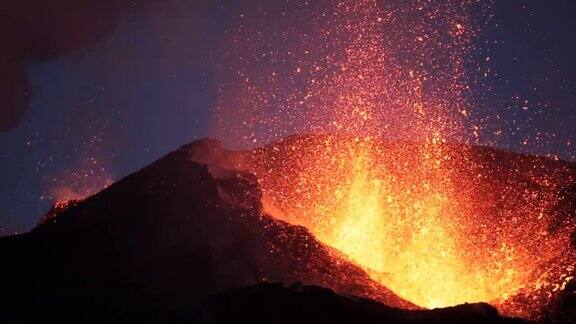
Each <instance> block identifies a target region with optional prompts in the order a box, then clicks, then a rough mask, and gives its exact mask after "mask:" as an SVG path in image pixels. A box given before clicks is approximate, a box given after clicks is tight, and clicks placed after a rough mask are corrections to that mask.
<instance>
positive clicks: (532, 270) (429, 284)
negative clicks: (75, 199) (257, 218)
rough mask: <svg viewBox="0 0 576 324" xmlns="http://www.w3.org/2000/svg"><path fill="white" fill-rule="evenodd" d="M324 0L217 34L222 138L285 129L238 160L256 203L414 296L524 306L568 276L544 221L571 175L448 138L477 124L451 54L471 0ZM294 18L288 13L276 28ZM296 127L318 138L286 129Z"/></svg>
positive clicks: (527, 312)
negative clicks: (258, 191) (223, 48)
mask: <svg viewBox="0 0 576 324" xmlns="http://www.w3.org/2000/svg"><path fill="white" fill-rule="evenodd" d="M327 2H328V3H329V5H328V6H319V7H314V5H312V4H309V3H306V4H303V5H300V6H298V5H297V6H296V7H295V8H294V9H293V10H292V11H284V9H281V11H280V12H279V13H277V14H278V17H279V18H278V20H275V22H276V29H275V28H274V27H272V28H271V29H264V28H262V27H263V26H262V25H261V24H262V22H263V21H266V19H267V20H268V21H269V19H270V16H271V15H272V14H273V13H269V12H266V11H265V12H260V15H258V14H257V13H254V14H253V16H255V18H253V19H252V20H250V21H251V22H252V24H249V23H246V22H241V23H240V25H239V26H238V28H237V29H236V30H234V31H233V32H231V33H230V35H231V36H230V44H231V48H232V50H229V51H228V53H229V54H228V56H224V58H223V60H225V61H226V60H227V59H230V61H228V62H230V64H226V65H225V66H226V69H230V68H231V69H233V71H232V72H233V73H228V74H227V75H234V77H233V78H232V79H231V80H223V82H222V88H221V91H220V103H219V105H218V111H217V113H218V116H219V128H218V129H219V131H221V132H222V134H220V135H221V136H222V137H224V138H233V139H240V142H241V143H240V144H246V143H250V144H252V145H253V144H254V143H260V142H270V141H272V140H277V139H279V138H285V139H283V140H281V141H279V142H275V144H270V145H268V146H264V147H262V148H260V149H255V150H254V151H252V152H251V153H250V154H249V157H248V158H247V159H246V160H244V161H243V162H242V163H244V167H246V168H247V169H249V170H251V171H252V172H253V173H254V174H256V176H257V177H258V179H259V181H260V185H261V188H262V191H263V205H264V207H265V211H266V212H268V213H269V214H271V215H273V216H274V217H277V218H279V219H282V220H285V221H287V222H289V223H292V224H297V225H302V226H305V227H306V228H308V229H309V230H310V231H311V232H312V233H313V234H314V235H315V236H316V237H317V238H318V239H319V240H320V241H322V242H323V243H325V244H327V245H330V246H332V247H334V248H336V249H338V250H340V251H341V252H343V253H344V254H345V255H347V256H348V257H349V258H350V259H351V260H352V261H354V262H355V263H356V264H358V265H359V266H361V267H362V268H363V269H364V270H365V271H366V272H367V273H368V274H369V275H370V276H371V277H372V278H373V279H374V280H376V281H378V282H379V283H381V284H382V285H384V286H386V287H388V288H390V289H391V290H392V291H394V292H395V293H396V294H398V295H399V296H400V297H403V298H405V299H406V300H409V301H411V302H413V303H415V304H417V305H419V306H422V307H429V308H433V307H441V306H450V305H456V304H461V303H465V302H490V303H492V304H494V305H496V306H498V307H499V308H500V309H501V310H502V311H504V312H505V313H507V314H512V315H522V316H528V317H531V316H535V315H534V314H535V313H536V312H538V307H539V306H535V305H537V304H539V303H541V300H542V298H544V297H541V296H543V295H546V294H548V293H549V291H550V290H554V289H555V288H554V287H556V286H558V287H561V285H563V284H564V285H565V284H566V282H567V281H569V280H570V279H571V278H570V276H568V275H566V274H565V273H566V271H568V270H569V269H570V266H571V265H570V262H571V261H569V260H570V256H571V255H573V252H572V251H571V250H570V244H569V235H570V231H571V227H570V226H564V227H562V228H560V229H555V230H554V231H552V230H551V226H550V224H551V223H553V221H554V217H555V215H554V213H553V212H552V210H554V207H555V206H556V205H557V202H558V201H559V200H560V198H561V197H559V196H558V192H559V190H561V188H564V187H566V186H569V185H570V183H571V181H573V179H574V176H575V172H574V168H573V167H570V166H566V165H563V164H562V165H559V166H558V168H557V170H558V172H556V173H553V174H547V173H545V172H544V173H543V172H541V171H542V170H543V167H542V165H544V164H546V163H550V162H547V161H545V160H543V159H530V158H525V159H520V160H518V159H516V160H513V161H502V160H494V159H491V156H492V157H493V155H491V153H490V152H491V151H490V150H487V149H480V148H472V147H471V146H469V145H456V144H448V143H470V141H471V140H474V139H475V138H476V137H477V136H478V135H479V134H478V133H479V131H480V130H481V125H475V124H474V122H473V120H471V119H469V117H470V116H471V115H473V110H472V109H471V108H470V107H469V106H468V104H467V102H466V100H465V97H466V91H467V90H468V89H469V86H468V84H467V83H466V82H465V80H466V78H465V77H464V68H463V62H464V60H465V58H466V53H468V52H469V51H470V50H472V49H473V48H472V45H471V42H470V39H471V38H472V37H473V36H474V34H475V33H476V32H477V30H476V29H474V27H473V26H471V24H470V21H471V19H470V14H469V11H470V10H471V9H470V8H472V7H474V6H476V7H474V8H478V6H480V7H482V6H481V5H480V4H479V2H476V1H456V0H453V1H442V2H435V1H405V2H396V1H392V2H390V1H385V2H379V1H371V0H346V1H327ZM327 8H328V9H327ZM482 8H483V7H482ZM291 15H292V17H291ZM247 16H249V14H247ZM259 16H264V17H266V19H264V20H263V21H260V20H259V19H258V18H257V17H259ZM284 17H289V18H290V17H291V18H290V19H286V20H285V21H284V20H283V18H284ZM243 18H244V17H243ZM294 19H296V20H297V21H299V22H300V25H298V26H297V27H294V26H292V25H286V26H284V25H283V23H286V24H288V23H289V22H290V23H293V21H294ZM277 29H278V30H277ZM266 31H268V32H266ZM274 38H276V42H277V40H278V39H281V40H283V46H282V47H280V48H278V46H276V47H274V46H273V45H271V44H272V39H274ZM232 60H233V61H234V62H232ZM286 71H290V72H288V73H287V72H286ZM228 72H230V71H228ZM224 74H226V73H223V75H224ZM226 107H234V108H235V109H234V110H233V111H232V110H229V109H226ZM238 120H240V121H241V123H238ZM470 124H471V125H472V126H471V127H470V128H468V126H467V125H470ZM295 133H296V134H303V133H315V134H327V135H315V136H303V135H302V136H292V137H287V135H290V134H295ZM479 152H481V153H482V154H479ZM539 171H540V172H539ZM551 264H554V266H551ZM552 269H554V270H552ZM567 269H568V270H567ZM556 290H558V289H556Z"/></svg>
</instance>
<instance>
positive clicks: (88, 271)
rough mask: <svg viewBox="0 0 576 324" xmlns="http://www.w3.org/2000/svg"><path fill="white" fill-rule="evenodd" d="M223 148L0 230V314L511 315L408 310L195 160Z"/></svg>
mask: <svg viewBox="0 0 576 324" xmlns="http://www.w3.org/2000/svg"><path fill="white" fill-rule="evenodd" d="M221 150H222V149H221V148H220V147H219V144H218V143H217V142H214V141H209V140H201V141H197V142H194V143H192V144H189V145H187V146H184V147H182V148H181V149H180V150H177V151H175V152H173V153H170V154H169V155H167V156H166V157H164V158H162V159H160V160H158V161H157V162H155V163H153V164H152V165H150V166H148V167H146V168H144V169H142V170H140V171H138V172H136V173H134V174H132V175H130V176H128V177H126V178H124V179H122V180H120V181H118V182H117V183H115V184H113V185H112V186H110V187H108V188H107V189H105V190H103V191H102V192H100V193H98V194H96V195H94V196H92V197H89V198H87V199H85V200H82V201H78V202H74V203H70V204H69V205H68V206H66V207H58V208H55V209H54V210H52V211H51V212H50V213H49V214H48V215H47V217H46V218H45V219H44V220H43V221H42V223H41V224H40V225H39V226H38V227H37V228H35V229H34V230H32V231H31V232H30V233H26V234H22V235H17V236H11V237H4V238H0V255H1V256H2V267H0V286H1V287H2V288H1V292H2V293H1V297H0V317H1V318H0V322H2V323H38V322H45V323H56V322H59V323H194V322H204V323H234V322H251V323H271V322H272V323H274V322H277V323H288V322H310V323H313V322H314V323H318V322H338V323H357V322H380V323H382V322H386V323H429V322H434V323H444V322H452V323H462V322H466V323H473V322H474V323H497V322H502V323H504V322H515V321H517V320H511V319H506V318H502V317H500V316H498V314H497V312H496V310H495V309H494V308H492V307H491V306H489V305H485V304H474V305H463V306H458V307H454V308H447V309H441V310H433V311H424V310H416V307H415V306H414V305H412V304H410V303H409V302H406V301H404V300H402V299H400V298H398V297H397V296H395V295H394V294H393V293H392V292H390V291H389V290H387V289H385V288H383V287H382V286H380V285H378V284H376V283H375V282H374V281H372V280H371V279H370V278H369V277H368V276H367V275H366V274H365V273H364V272H363V271H362V270H361V269H359V268H358V267H356V266H355V265H353V264H351V263H349V262H348V261H347V260H346V259H345V258H344V257H343V256H341V255H340V254H339V253H338V252H337V251H335V250H333V249H331V248H329V247H327V246H325V245H323V244H321V243H319V242H318V241H317V240H316V239H315V238H314V237H313V236H312V235H311V234H310V233H309V232H308V231H307V230H306V229H305V228H303V227H297V226H292V225H289V224H287V223H284V222H281V221H278V220H276V219H273V218H272V217H270V216H268V215H266V214H263V213H262V208H261V203H260V198H261V193H260V190H259V188H258V184H257V181H256V178H255V177H254V176H253V175H251V174H249V173H245V172H236V171H231V170H226V169H225V168H218V170H216V169H214V168H212V169H211V170H210V171H211V172H209V169H208V167H207V166H206V165H205V164H203V163H200V162H195V161H194V160H193V159H195V160H204V161H205V160H210V159H212V158H215V156H218V154H219V153H218V152H219V151H221ZM206 152H211V153H210V154H206ZM214 154H216V155H214ZM200 155H203V156H206V158H204V159H201V158H198V157H199V156H200ZM205 162H209V161H205ZM570 201H571V200H570ZM567 203H569V202H567ZM298 282H301V283H302V284H303V285H302V284H294V283H298ZM274 283H282V284H284V285H285V286H283V285H282V284H274ZM320 286H321V287H326V288H320ZM327 288H329V289H327ZM351 296H358V297H351ZM379 302H383V303H386V304H387V305H389V306H385V305H384V304H381V303H379ZM572 302H573V301H572ZM566 303H567V304H566V305H565V306H563V307H564V308H563V311H564V313H562V314H564V315H563V316H569V314H570V310H572V309H573V308H572V307H573V305H572V304H570V300H568V301H567V302H566ZM391 306H392V307H391ZM393 307H402V308H406V309H412V310H400V309H398V308H393ZM558 319H559V318H558ZM572 319H574V317H565V318H563V320H565V321H570V320H572Z"/></svg>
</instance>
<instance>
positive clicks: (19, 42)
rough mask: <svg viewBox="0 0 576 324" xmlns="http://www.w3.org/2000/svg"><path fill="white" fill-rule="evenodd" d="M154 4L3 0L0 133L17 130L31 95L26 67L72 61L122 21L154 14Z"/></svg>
mask: <svg viewBox="0 0 576 324" xmlns="http://www.w3.org/2000/svg"><path fill="white" fill-rule="evenodd" d="M154 3H155V1H152V0H140V1H134V0H5V1H2V4H1V6H0V40H1V41H0V131H5V130H7V129H10V128H12V127H14V126H16V125H17V124H18V123H19V122H20V120H21V119H22V117H23V116H24V114H25V112H26V108H27V106H28V103H29V101H30V97H31V89H30V85H29V82H28V80H27V78H26V64H27V63H28V62H31V61H42V60H48V59H53V58H58V57H65V56H68V55H73V54H77V53H80V52H82V51H83V50H86V49H87V48H88V47H89V46H90V45H91V44H93V43H94V42H96V41H98V40H99V39H101V38H103V37H104V36H105V35H106V34H107V33H108V32H110V31H111V30H112V29H113V28H114V27H115V26H116V24H117V23H118V22H119V21H120V20H121V19H123V18H126V17H129V16H135V15H140V14H143V13H146V12H150V11H152V10H153V7H156V6H157V5H154Z"/></svg>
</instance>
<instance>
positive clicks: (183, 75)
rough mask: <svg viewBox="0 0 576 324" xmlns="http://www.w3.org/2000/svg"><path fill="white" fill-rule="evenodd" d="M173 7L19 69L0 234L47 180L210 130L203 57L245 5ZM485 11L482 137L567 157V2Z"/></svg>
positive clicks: (573, 137) (2, 151)
mask: <svg viewBox="0 0 576 324" xmlns="http://www.w3.org/2000/svg"><path fill="white" fill-rule="evenodd" d="M184 2H185V1H170V2H169V4H167V5H166V6H165V7H164V8H163V9H162V10H159V11H158V12H154V13H151V14H148V15H146V16H144V17H139V18H133V19H124V20H121V21H120V23H119V24H118V25H117V26H116V27H115V29H114V30H113V31H112V32H110V33H108V34H107V35H106V36H105V37H104V38H102V39H101V40H99V41H98V42H97V43H95V44H92V45H91V46H90V47H89V48H88V49H86V50H85V51H83V52H81V53H78V54H75V55H74V56H66V57H59V58H54V59H51V60H43V61H37V62H31V63H29V64H28V65H27V75H28V77H29V80H30V83H31V87H32V91H33V96H32V99H31V102H30V106H29V109H28V110H27V111H26V114H25V115H24V117H23V119H22V121H21V122H20V123H19V124H18V126H16V127H14V128H12V129H10V130H8V131H5V132H2V133H0V236H1V235H8V234H11V233H15V232H22V231H27V230H29V229H31V228H32V227H33V226H34V225H35V224H36V221H37V219H38V218H39V217H40V216H41V215H42V214H43V213H44V212H45V211H46V210H47V209H48V208H49V207H50V205H51V202H52V199H51V196H52V195H51V191H50V190H51V188H54V187H55V186H72V187H74V186H76V187H78V188H76V189H79V190H83V189H85V188H83V187H85V186H86V184H85V183H83V182H82V180H78V177H80V178H82V177H83V176H84V175H85V174H86V175H87V176H88V177H89V178H91V181H93V180H92V179H97V180H98V179H99V180H102V181H103V180H104V179H107V178H112V179H119V178H121V177H123V176H125V175H127V174H128V173H130V172H133V171H136V170H138V169H139V168H141V167H143V166H145V165H147V164H148V163H150V162H152V161H153V160H155V159H157V158H159V157H161V156H162V155H164V154H165V153H167V152H169V151H171V150H173V149H175V148H177V147H178V146H180V145H182V144H185V143H187V142H189V141H191V140H193V139H195V138H198V137H203V136H208V135H210V134H211V122H212V118H211V109H212V108H213V106H214V104H215V102H216V100H217V92H216V87H217V85H216V84H215V82H216V79H215V73H214V62H217V61H218V56H219V53H220V51H221V50H222V46H221V45H222V42H223V41H224V38H225V31H226V30H229V29H230V28H232V27H233V26H234V24H236V23H237V22H238V18H239V17H240V16H241V15H242V14H243V12H245V10H248V9H247V8H245V7H246V6H248V5H247V4H238V3H236V1H234V2H232V1H227V2H230V4H223V3H220V2H219V3H217V4H215V5H212V6H206V7H205V8H203V9H202V10H200V11H198V10H197V9H196V8H194V9H193V8H189V7H188V6H187V5H185V4H184ZM232 3H235V4H232ZM274 3H275V2H274ZM259 6H260V7H261V6H266V2H265V1H259ZM493 12H494V17H492V18H491V19H490V20H489V24H488V26H487V28H486V30H485V32H484V33H483V34H482V35H481V37H480V38H479V39H477V40H476V43H477V47H478V52H477V53H475V57H476V58H477V60H478V61H482V60H485V58H486V57H487V56H489V57H490V61H489V63H486V64H485V63H482V64H481V66H482V69H489V71H488V72H489V73H488V76H487V77H486V78H485V79H483V81H482V82H480V83H478V84H477V85H476V87H475V88H474V89H473V96H472V98H471V100H472V103H473V104H474V105H475V106H476V111H480V113H481V114H483V115H485V116H483V117H485V118H486V120H487V122H486V123H487V126H486V127H488V128H490V127H493V128H494V129H496V128H498V129H503V130H504V132H505V134H504V135H503V136H500V137H499V139H498V140H497V141H496V140H494V139H492V138H488V140H490V141H491V142H494V143H495V144H496V145H498V146H499V147H501V148H504V149H508V150H513V151H520V152H528V153H538V154H554V155H559V156H560V157H561V158H564V159H570V160H573V159H574V154H575V151H576V150H574V145H576V109H575V105H576V93H575V92H574V91H575V90H576V88H575V86H576V62H575V58H576V37H574V35H573V34H574V31H576V5H575V4H574V2H573V1H569V0H566V1H560V0H557V1H538V0H531V1H519V0H510V1H509V0H501V1H497V3H496V4H495V6H494V8H493ZM252 14H257V12H256V13H255V12H252ZM271 23H273V21H271ZM279 46H281V44H279ZM477 63H478V62H471V63H470V69H473V68H475V67H477ZM526 100H527V101H528V104H526V103H525V102H526ZM524 107H526V109H525V108H524ZM496 115H498V116H499V118H496V117H495V116H496ZM538 134H540V135H539V136H540V140H538V141H535V140H534V139H535V137H537V135H538ZM526 139H528V141H527V144H526V145H523V144H522V142H524V141H525V140H526ZM568 142H571V144H570V145H568ZM99 180H98V181H99ZM98 181H96V182H98Z"/></svg>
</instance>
